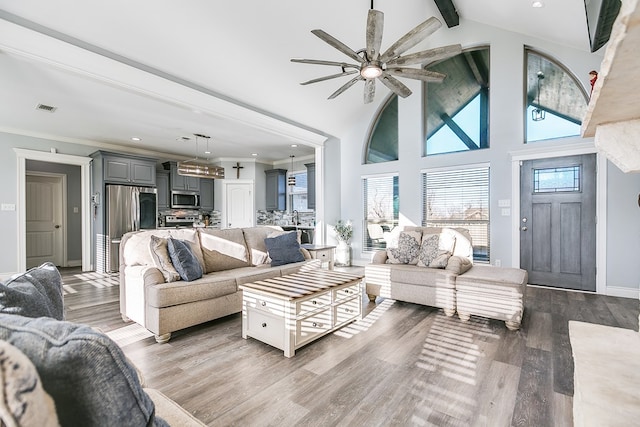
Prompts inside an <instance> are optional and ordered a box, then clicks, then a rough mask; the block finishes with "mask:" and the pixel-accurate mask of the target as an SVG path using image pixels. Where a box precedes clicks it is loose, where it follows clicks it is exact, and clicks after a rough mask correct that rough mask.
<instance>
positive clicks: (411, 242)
mask: <svg viewBox="0 0 640 427" xmlns="http://www.w3.org/2000/svg"><path fill="white" fill-rule="evenodd" d="M421 239H422V232H420V231H403V232H402V233H400V237H399V238H398V247H397V248H390V249H388V250H387V255H388V257H389V262H390V263H391V264H417V263H418V255H419V253H420V241H421Z"/></svg>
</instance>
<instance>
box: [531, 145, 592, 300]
mask: <svg viewBox="0 0 640 427" xmlns="http://www.w3.org/2000/svg"><path fill="white" fill-rule="evenodd" d="M520 214H521V218H520V219H521V221H520V267H521V268H523V269H526V270H527V271H528V273H529V283H531V284H535V285H545V286H553V287H559V288H567V289H578V290H584V291H595V290H596V238H595V236H596V155H595V154H586V155H580V156H570V157H562V158H552V159H540V160H527V161H524V162H523V163H522V166H521V168H520Z"/></svg>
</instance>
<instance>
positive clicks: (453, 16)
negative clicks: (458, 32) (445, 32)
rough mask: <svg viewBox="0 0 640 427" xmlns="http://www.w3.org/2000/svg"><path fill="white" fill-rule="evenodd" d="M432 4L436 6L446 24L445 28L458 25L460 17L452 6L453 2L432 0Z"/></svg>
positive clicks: (450, 0)
mask: <svg viewBox="0 0 640 427" xmlns="http://www.w3.org/2000/svg"><path fill="white" fill-rule="evenodd" d="M433 2H434V3H435V4H436V6H438V10H439V11H440V15H442V18H443V19H444V22H446V23H447V27H449V28H451V27H455V26H456V25H458V24H460V16H458V11H457V10H456V7H455V6H454V5H453V0H433Z"/></svg>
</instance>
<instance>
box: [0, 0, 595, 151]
mask: <svg viewBox="0 0 640 427" xmlns="http://www.w3.org/2000/svg"><path fill="white" fill-rule="evenodd" d="M453 1H454V4H455V5H456V7H457V9H458V13H459V14H460V16H461V23H460V25H461V26H463V25H465V20H471V21H477V22H481V23H484V24H488V25H492V26H495V27H501V28H504V29H507V30H510V31H515V32H520V33H524V34H527V35H531V36H534V37H538V38H541V39H546V40H550V41H553V42H556V43H559V44H562V45H566V46H569V47H573V48H576V49H579V50H582V51H586V52H588V51H589V40H588V33H587V26H586V18H585V13H584V1H583V0H545V3H546V5H545V7H544V8H541V9H533V8H532V7H531V0H483V1H478V0H453ZM374 6H375V8H376V9H378V10H381V11H383V12H384V13H385V30H384V37H383V45H382V47H383V49H384V48H385V47H388V46H389V45H390V44H391V43H392V42H394V41H395V40H396V39H398V38H399V37H401V36H402V35H403V34H404V33H406V32H407V31H409V30H410V29H411V28H413V27H414V26H415V25H417V24H419V23H420V22H422V21H423V20H425V19H427V18H428V17H430V16H436V17H438V18H441V16H440V14H439V12H438V10H437V8H436V7H435V5H434V3H433V1H432V0H404V1H402V2H398V1H392V0H378V1H376V2H375V4H374ZM369 7H370V2H369V1H364V0H359V1H355V0H351V1H348V2H347V1H344V0H325V1H317V2H308V1H301V0H278V1H264V0H236V1H233V2H220V1H211V0H190V1H188V2H178V1H175V0H136V1H130V0H112V1H107V2H91V1H81V0H55V1H52V0H20V1H15V0H0V93H2V100H3V102H2V103H0V131H8V132H13V133H20V134H27V135H34V136H42V137H45V138H49V139H54V140H60V141H67V142H77V143H83V144H90V145H95V146H97V147H98V146H105V147H107V148H111V149H121V150H125V151H134V152H135V151H137V150H143V151H147V150H148V151H151V152H153V153H157V154H159V155H160V156H162V155H164V156H165V157H167V158H170V157H174V158H180V157H193V156H194V154H195V143H194V142H193V140H192V141H190V142H186V143H185V142H184V141H181V140H180V138H181V137H182V136H190V137H192V136H193V134H194V133H202V134H205V135H210V136H211V139H210V145H211V149H212V150H211V151H212V152H213V154H212V156H213V157H215V158H223V159H225V158H226V159H231V158H250V157H251V153H258V157H257V158H258V159H260V160H262V161H274V160H278V159H286V158H288V156H289V154H291V153H292V152H293V153H294V154H296V155H303V154H311V153H313V147H314V146H317V145H318V144H321V143H322V142H323V141H324V140H325V139H326V138H327V137H328V136H335V137H338V138H340V137H341V136H342V135H344V134H345V132H346V130H347V129H349V126H350V123H352V122H354V121H361V120H366V121H369V120H370V119H371V117H372V116H373V114H374V113H375V111H376V109H377V107H378V105H379V103H380V102H381V100H382V99H383V98H384V97H385V96H386V94H387V93H388V90H387V89H386V88H384V87H383V86H382V85H378V89H377V90H378V91H377V95H376V99H375V102H374V103H373V104H370V105H363V102H362V86H355V87H353V88H351V89H349V90H348V91H346V92H345V93H343V94H342V95H340V96H339V97H338V98H336V99H334V100H327V99H326V98H327V96H328V95H329V94H331V93H332V92H333V91H334V90H336V89H337V88H338V87H339V86H340V85H341V84H342V81H341V80H339V79H336V80H330V81H328V82H322V83H318V84H315V85H309V86H301V85H299V83H300V82H302V81H305V80H308V79H311V78H315V77H319V76H322V75H328V74H332V73H334V72H336V70H334V69H332V68H329V67H322V66H314V65H307V64H294V63H291V62H290V61H289V60H290V59H291V58H309V59H326V60H332V61H342V60H346V59H347V58H346V57H345V56H344V55H342V54H341V53H339V52H338V51H336V50H335V49H333V48H332V47H330V46H328V45H326V44H325V43H324V42H322V41H321V40H320V39H318V38H316V37H315V36H313V35H312V34H311V33H310V30H312V29H316V28H320V29H323V30H325V31H327V32H328V33H329V34H331V35H333V36H335V37H336V38H338V39H340V40H341V41H342V42H344V43H345V44H347V45H348V46H350V47H352V48H353V49H354V50H358V49H360V48H363V47H364V38H365V24H366V14H367V10H368V9H369ZM23 20H26V21H28V22H24V21H23ZM439 31H448V29H447V28H446V25H445V26H443V28H442V29H440V30H439ZM424 43H427V42H423V45H422V46H423V48H426V47H433V46H428V45H426V44H424ZM419 48H420V45H419V46H418V47H417V48H415V49H414V50H416V49H419ZM40 103H42V104H47V105H51V106H55V107H57V110H56V112H55V113H46V112H42V111H37V110H36V109H35V107H36V105H38V104H40ZM133 136H137V137H140V138H142V141H140V142H136V143H134V142H132V141H131V139H130V138H131V137H133ZM294 143H295V144H299V147H298V148H296V149H292V148H290V145H291V144H294ZM204 146H205V143H204V142H203V141H202V140H200V151H201V152H202V151H203V150H204ZM199 155H200V156H201V157H202V156H204V155H203V154H199ZM204 157H207V156H204Z"/></svg>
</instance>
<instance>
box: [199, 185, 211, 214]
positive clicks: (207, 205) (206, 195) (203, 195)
mask: <svg viewBox="0 0 640 427" xmlns="http://www.w3.org/2000/svg"><path fill="white" fill-rule="evenodd" d="M200 209H202V210H203V211H212V210H213V179H209V178H202V179H200Z"/></svg>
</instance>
